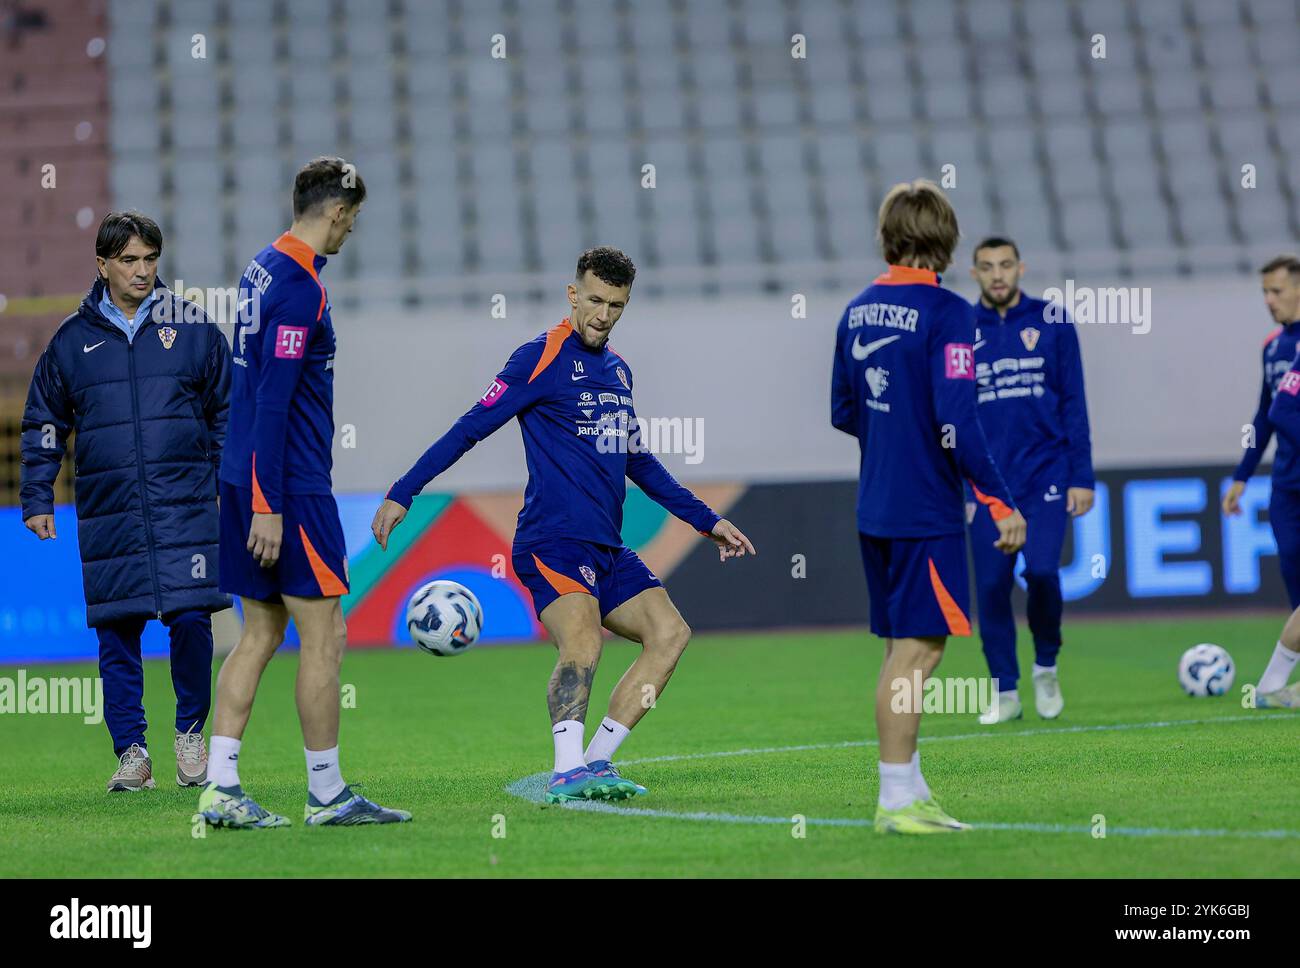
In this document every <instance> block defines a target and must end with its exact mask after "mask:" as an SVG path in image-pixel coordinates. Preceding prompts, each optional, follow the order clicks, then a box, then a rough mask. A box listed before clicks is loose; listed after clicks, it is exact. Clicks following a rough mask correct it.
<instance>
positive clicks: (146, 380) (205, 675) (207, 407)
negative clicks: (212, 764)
mask: <svg viewBox="0 0 1300 968" xmlns="http://www.w3.org/2000/svg"><path fill="white" fill-rule="evenodd" d="M162 241H163V240H162V232H161V231H160V230H159V228H158V225H157V224H156V223H155V222H154V221H153V220H152V219H150V218H148V217H147V216H144V215H141V214H139V213H137V212H126V213H110V214H109V215H108V216H106V217H105V218H104V221H103V222H102V223H101V224H100V226H99V234H98V237H97V238H96V240H95V256H96V259H95V261H96V263H97V267H98V273H97V277H96V279H95V283H94V285H93V286H92V287H91V289H90V292H89V293H87V295H86V298H85V299H84V300H83V301H82V303H81V307H80V308H79V309H78V310H77V311H76V312H75V313H73V314H72V315H71V316H69V317H68V318H67V319H66V320H64V321H63V323H62V325H60V326H59V328H58V331H57V332H55V334H54V337H53V338H52V339H51V340H50V344H49V346H48V347H46V349H45V352H44V353H43V354H41V358H40V360H39V361H38V362H37V364H36V372H35V373H34V374H33V376H32V383H31V388H30V390H29V391H28V395H27V408H26V411H25V412H24V414H23V428H22V430H23V432H22V487H21V499H22V509H23V523H24V524H25V525H26V526H27V527H28V529H29V530H31V531H32V532H33V533H34V534H36V535H37V537H39V538H41V540H45V539H49V538H54V537H55V536H56V532H55V525H54V479H55V477H56V476H57V475H58V473H59V466H60V464H61V462H62V460H63V454H64V451H65V449H66V446H67V436H68V433H69V432H70V431H72V430H76V433H77V439H76V467H75V482H76V483H75V490H76V504H77V526H78V539H79V544H80V551H81V574H82V581H83V585H84V589H85V594H86V624H87V625H89V626H90V627H92V628H94V629H95V632H96V634H97V636H98V638H99V670H100V675H101V677H102V678H103V681H104V698H105V721H106V722H107V725H108V729H109V733H110V734H111V735H112V737H113V747H114V753H115V754H116V755H117V757H118V767H117V770H116V772H115V773H114V774H113V778H112V779H111V780H110V781H109V784H108V789H109V791H110V792H112V791H115V790H140V789H146V788H152V787H153V786H154V780H153V765H152V760H151V759H150V757H149V753H148V747H147V746H146V745H145V717H144V705H143V699H144V673H143V668H142V666H141V662H140V635H141V633H142V632H143V631H144V624H145V622H146V621H147V620H149V619H153V618H157V619H160V620H161V621H162V622H163V623H164V624H165V625H166V626H167V628H168V631H169V634H170V638H171V669H172V684H173V686H174V687H175V690H176V735H175V742H174V750H175V753H176V761H177V773H176V780H177V783H180V784H181V785H183V786H184V785H197V784H199V783H202V782H203V781H204V779H205V778H206V775H207V750H206V748H205V747H204V745H203V726H204V723H205V722H206V720H207V717H208V709H209V706H210V704H211V696H212V617H211V613H212V612H214V611H218V610H220V609H223V608H227V607H229V605H230V600H229V599H228V597H227V596H225V595H223V594H222V593H221V592H220V590H219V589H218V585H217V579H218V576H217V560H218V555H217V535H218V525H219V521H218V512H217V465H218V463H219V461H220V457H221V446H222V442H223V439H224V437H225V431H226V411H227V408H228V406H229V393H230V346H229V344H228V343H227V342H226V338H225V336H224V335H223V334H222V333H221V331H220V330H219V329H218V328H217V327H216V325H214V324H213V323H212V322H211V320H209V318H208V317H207V315H206V314H204V313H203V311H202V310H201V309H200V307H198V306H197V305H195V304H193V303H189V302H187V301H185V300H183V299H181V298H180V297H179V296H177V295H175V294H174V293H172V292H171V290H169V289H168V288H167V287H166V286H164V285H163V284H162V283H161V282H160V281H158V279H157V272H158V257H159V255H161V253H162Z"/></svg>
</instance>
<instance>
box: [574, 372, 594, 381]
mask: <svg viewBox="0 0 1300 968" xmlns="http://www.w3.org/2000/svg"><path fill="white" fill-rule="evenodd" d="M589 376H591V374H590V373H588V374H586V375H585V376H578V374H576V373H571V374H569V379H570V380H574V381H577V380H585V379H587V377H589Z"/></svg>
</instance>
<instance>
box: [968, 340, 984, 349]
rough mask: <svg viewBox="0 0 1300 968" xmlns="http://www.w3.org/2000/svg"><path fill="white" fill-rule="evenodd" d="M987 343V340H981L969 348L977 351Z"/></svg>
mask: <svg viewBox="0 0 1300 968" xmlns="http://www.w3.org/2000/svg"><path fill="white" fill-rule="evenodd" d="M987 342H988V340H986V339H982V340H980V341H979V342H978V343H976V344H975V345H974V346H973V347H971V348H972V349H979V348H980V347H981V346H983V345H984V344H985V343H987Z"/></svg>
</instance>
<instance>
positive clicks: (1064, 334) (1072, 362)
mask: <svg viewBox="0 0 1300 968" xmlns="http://www.w3.org/2000/svg"><path fill="white" fill-rule="evenodd" d="M1058 335H1059V339H1058V343H1057V373H1058V378H1059V379H1060V388H1059V399H1060V408H1061V422H1062V424H1063V426H1064V428H1065V441H1066V444H1065V449H1066V461H1067V464H1068V466H1069V470H1068V472H1067V473H1068V474H1069V478H1068V479H1067V481H1066V511H1068V512H1069V513H1070V514H1071V515H1073V516H1074V517H1078V516H1079V515H1081V514H1087V513H1088V512H1089V511H1090V510H1092V502H1093V498H1094V495H1095V492H1096V487H1097V483H1096V478H1095V477H1094V476H1093V472H1092V433H1091V430H1090V428H1089V426H1088V399H1087V395H1086V393H1085V391H1084V383H1083V356H1082V354H1081V353H1080V352H1079V334H1078V333H1077V332H1076V331H1075V328H1074V323H1073V322H1071V321H1070V320H1069V319H1067V320H1066V321H1065V322H1064V323H1063V324H1061V329H1060V330H1059V334H1058Z"/></svg>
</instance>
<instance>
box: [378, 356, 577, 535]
mask: <svg viewBox="0 0 1300 968" xmlns="http://www.w3.org/2000/svg"><path fill="white" fill-rule="evenodd" d="M545 356H546V350H545V344H543V343H542V342H541V341H539V340H534V341H532V342H529V343H525V344H524V345H523V346H521V347H519V349H517V350H515V352H514V354H513V355H511V357H510V359H509V360H508V361H507V362H506V365H505V367H504V368H503V369H502V370H501V372H500V373H499V374H497V377H496V379H495V380H493V381H492V383H491V385H490V386H489V387H488V388H487V390H486V391H484V393H483V396H481V397H480V398H479V400H478V402H477V403H476V404H474V406H472V407H470V408H469V410H468V411H466V413H465V414H464V415H463V416H462V417H461V418H460V419H459V420H457V421H456V422H455V423H454V424H452V425H451V429H449V430H448V431H447V432H446V433H445V434H443V435H442V436H441V437H439V438H438V439H437V440H436V441H434V442H433V444H432V446H430V447H429V449H428V450H426V451H425V452H424V453H423V454H422V455H420V459H419V460H417V461H416V462H415V464H414V466H412V467H411V469H410V470H408V471H407V472H406V473H405V474H403V475H402V476H401V477H399V478H398V479H397V481H396V482H395V483H394V484H393V486H392V487H390V488H389V489H388V494H387V495H386V496H385V498H384V501H383V503H382V504H381V505H380V506H379V509H378V510H377V511H376V512H375V517H374V520H373V521H372V522H371V524H370V530H371V532H372V533H373V534H374V536H375V540H376V541H378V542H379V545H380V547H381V548H387V547H388V536H389V535H390V534H391V533H392V531H393V528H395V527H397V525H398V524H400V523H401V521H402V519H403V518H404V517H406V512H407V511H408V510H410V507H411V502H412V501H413V500H415V495H417V494H419V493H420V492H421V491H422V490H424V488H425V486H426V485H428V483H429V482H430V481H432V480H433V479H434V478H435V477H437V476H438V475H439V474H441V473H443V472H444V471H445V470H447V468H449V467H451V466H452V465H453V464H455V463H456V461H458V460H460V459H461V458H462V457H463V456H465V454H466V452H468V451H469V449H470V448H471V447H473V446H474V445H475V444H477V443H478V442H479V441H480V440H484V439H486V438H488V437H490V436H491V435H492V434H494V433H496V432H497V431H498V430H500V429H501V428H502V427H503V426H505V425H506V423H508V422H509V421H510V420H511V418H513V417H516V416H518V415H519V414H520V413H522V412H523V411H524V410H526V409H528V408H529V407H531V406H533V405H534V404H535V403H537V402H538V401H539V400H541V399H542V398H543V397H544V396H545V395H546V393H547V392H549V390H550V389H551V387H552V386H553V385H554V382H555V374H556V372H558V371H557V369H556V368H555V367H554V366H548V365H547V364H548V363H549V362H550V361H549V360H545V359H544V358H545Z"/></svg>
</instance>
